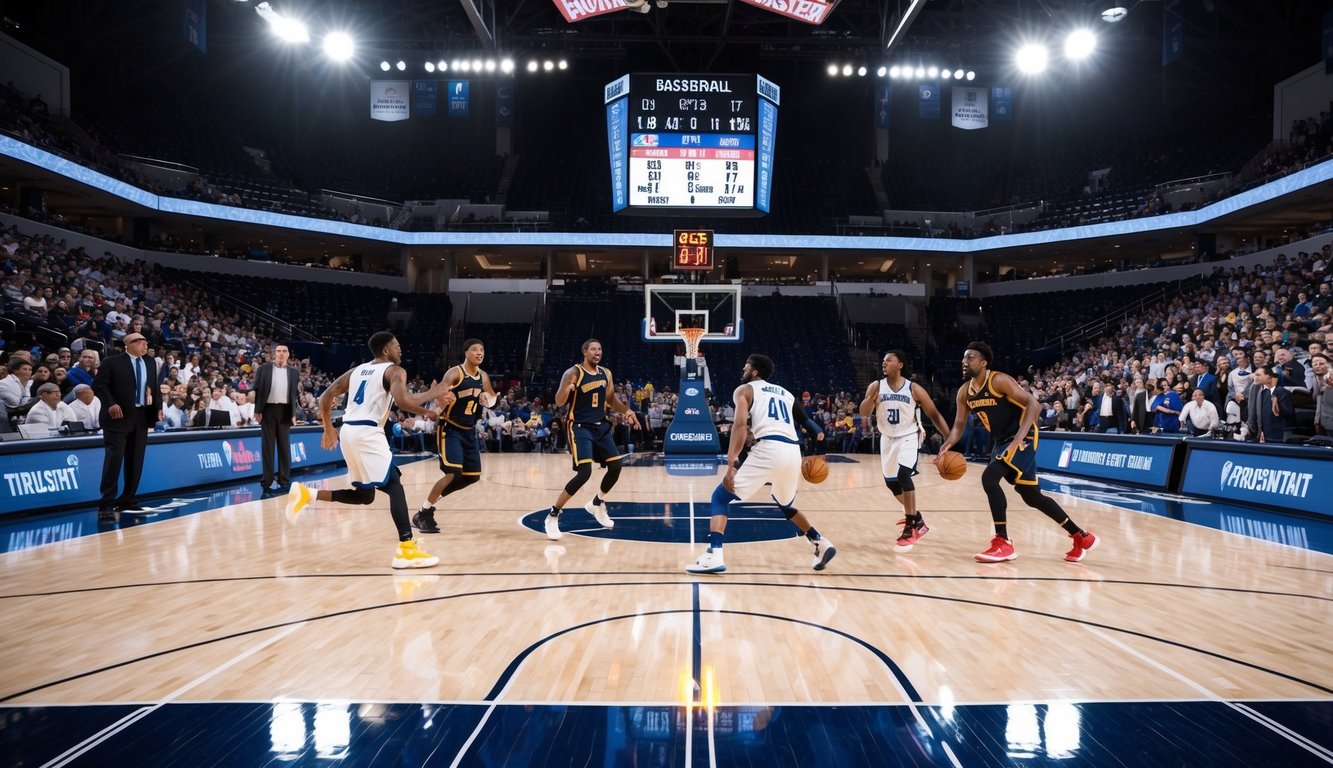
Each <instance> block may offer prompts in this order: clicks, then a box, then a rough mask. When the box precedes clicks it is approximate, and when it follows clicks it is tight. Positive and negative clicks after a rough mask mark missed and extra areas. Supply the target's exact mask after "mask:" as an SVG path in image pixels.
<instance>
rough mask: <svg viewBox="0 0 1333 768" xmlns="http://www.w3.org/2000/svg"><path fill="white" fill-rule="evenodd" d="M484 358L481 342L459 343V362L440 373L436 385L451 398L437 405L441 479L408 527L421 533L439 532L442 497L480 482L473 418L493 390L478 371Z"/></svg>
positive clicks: (487, 378) (491, 398) (488, 403)
mask: <svg viewBox="0 0 1333 768" xmlns="http://www.w3.org/2000/svg"><path fill="white" fill-rule="evenodd" d="M485 359H486V346H485V345H484V344H482V343H481V339H468V340H467V341H464V342H463V363H462V364H461V365H455V366H454V367H453V368H450V369H449V370H448V371H447V372H446V373H445V374H444V380H443V381H442V382H441V383H440V385H441V386H442V387H444V388H445V389H446V390H448V391H449V392H452V393H453V394H454V399H453V401H452V402H450V403H448V404H443V403H442V404H441V408H442V410H441V412H440V422H439V427H438V429H436V430H435V441H436V447H437V449H438V451H439V453H440V471H441V472H443V473H444V477H442V478H440V479H439V480H437V481H436V483H435V485H434V487H432V488H431V489H430V493H428V494H427V495H426V503H424V504H422V505H421V509H420V510H418V511H417V513H416V514H415V515H413V516H412V525H413V526H415V527H416V529H417V530H418V531H421V532H422V533H439V532H440V527H439V525H438V524H437V523H436V522H435V504H436V503H437V502H439V500H440V499H441V498H443V497H445V496H448V495H450V494H454V493H458V492H459V491H461V490H463V489H464V488H466V487H468V486H469V485H472V484H473V483H475V482H477V481H478V480H480V479H481V446H480V445H478V443H477V417H478V416H480V415H481V409H482V408H489V407H490V406H492V405H495V399H496V395H495V389H494V388H493V387H492V386H491V377H490V375H489V374H487V373H486V372H485V371H483V370H482V369H481V364H482V361H484V360H485Z"/></svg>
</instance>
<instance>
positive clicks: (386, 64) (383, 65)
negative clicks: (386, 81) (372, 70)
mask: <svg viewBox="0 0 1333 768" xmlns="http://www.w3.org/2000/svg"><path fill="white" fill-rule="evenodd" d="M392 68H393V67H392V66H391V65H390V64H389V62H387V61H381V62H380V69H382V70H384V71H385V72H388V71H389V70H390V69H392Z"/></svg>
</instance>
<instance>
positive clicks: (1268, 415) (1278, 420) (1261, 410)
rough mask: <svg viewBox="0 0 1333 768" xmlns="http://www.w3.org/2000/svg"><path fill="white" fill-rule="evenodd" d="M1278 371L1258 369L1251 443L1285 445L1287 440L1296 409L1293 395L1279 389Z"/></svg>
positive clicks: (1252, 398) (1252, 412) (1283, 389)
mask: <svg viewBox="0 0 1333 768" xmlns="http://www.w3.org/2000/svg"><path fill="white" fill-rule="evenodd" d="M1279 381H1280V379H1279V377H1278V373H1277V371H1276V369H1274V367H1273V366H1271V365H1261V366H1258V367H1256V368H1255V369H1254V382H1255V387H1254V389H1253V390H1252V394H1251V398H1250V418H1249V427H1250V440H1258V441H1259V442H1261V443H1281V442H1283V441H1284V440H1286V439H1287V429H1288V428H1289V427H1290V426H1291V417H1292V414H1293V413H1295V409H1294V408H1293V407H1292V404H1291V393H1290V392H1288V391H1287V390H1286V388H1285V387H1280V386H1278V382H1279Z"/></svg>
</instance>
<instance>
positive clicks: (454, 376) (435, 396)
mask: <svg viewBox="0 0 1333 768" xmlns="http://www.w3.org/2000/svg"><path fill="white" fill-rule="evenodd" d="M403 376H404V378H406V376H407V374H406V372H404V374H403ZM462 380H463V372H462V371H461V370H460V369H459V367H458V366H454V367H452V368H450V369H449V370H448V371H445V373H444V379H443V380H442V381H440V382H439V383H436V382H431V387H430V389H428V390H426V392H425V393H424V394H421V395H413V396H412V398H413V400H414V402H416V403H417V404H419V405H428V404H430V403H433V402H435V401H436V400H439V401H440V407H441V408H448V407H449V406H450V405H452V404H453V402H454V401H455V400H457V399H458V396H457V395H456V394H454V387H457V386H458V383H459V382H460V381H462ZM396 400H397V398H395V401H396Z"/></svg>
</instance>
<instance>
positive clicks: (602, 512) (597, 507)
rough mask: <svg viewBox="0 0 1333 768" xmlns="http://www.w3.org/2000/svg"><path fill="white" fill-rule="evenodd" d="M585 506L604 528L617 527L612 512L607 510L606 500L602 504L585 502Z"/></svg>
mask: <svg viewBox="0 0 1333 768" xmlns="http://www.w3.org/2000/svg"><path fill="white" fill-rule="evenodd" d="M583 508H584V509H586V510H588V514H590V515H592V519H594V520H596V521H597V524H598V525H600V526H602V527H603V528H615V527H616V521H615V520H612V519H611V515H610V513H608V512H607V511H606V502H605V501H604V502H602V503H601V504H593V503H592V502H591V501H590V502H588V503H587V504H585V505H584V507H583Z"/></svg>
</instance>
